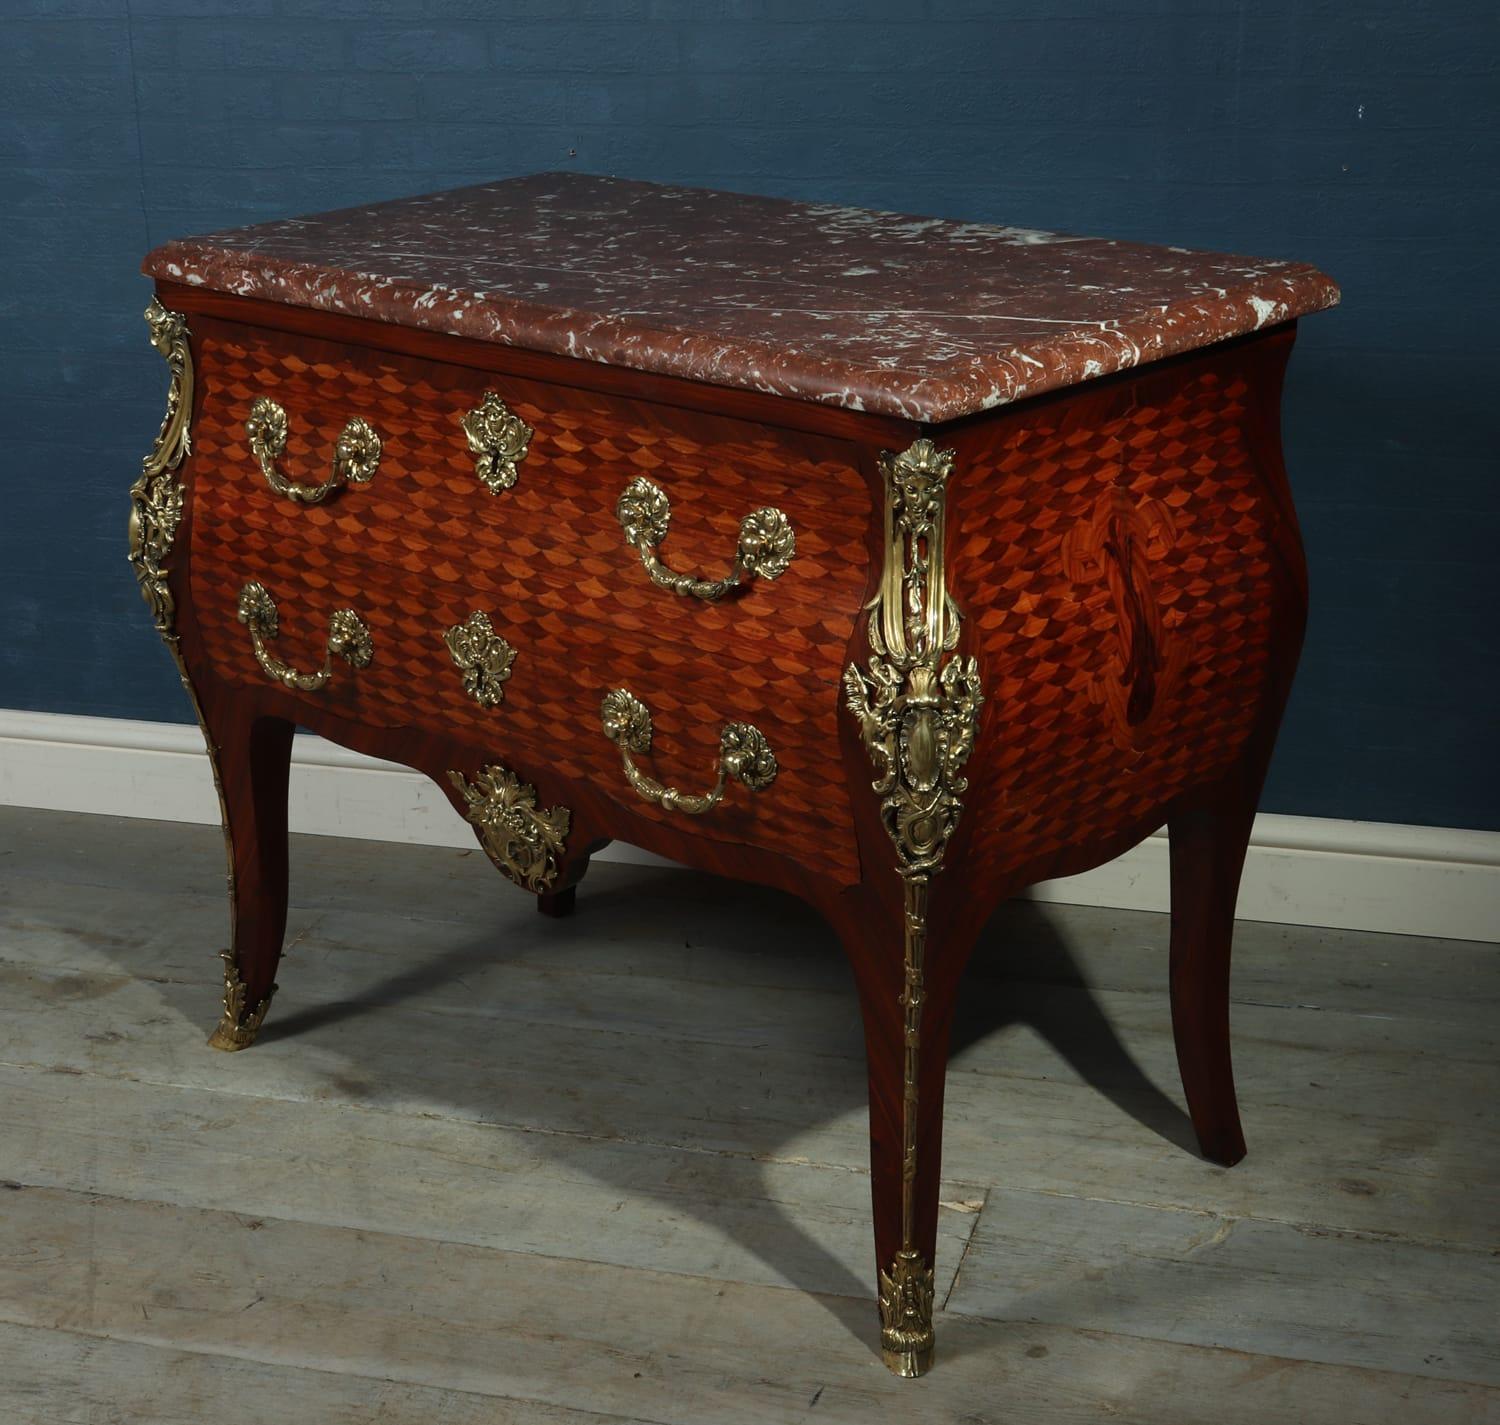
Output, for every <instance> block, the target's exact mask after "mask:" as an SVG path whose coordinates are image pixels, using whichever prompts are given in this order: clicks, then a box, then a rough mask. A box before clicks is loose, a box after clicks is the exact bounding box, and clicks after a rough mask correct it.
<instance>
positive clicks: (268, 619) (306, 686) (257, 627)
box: [239, 582, 375, 693]
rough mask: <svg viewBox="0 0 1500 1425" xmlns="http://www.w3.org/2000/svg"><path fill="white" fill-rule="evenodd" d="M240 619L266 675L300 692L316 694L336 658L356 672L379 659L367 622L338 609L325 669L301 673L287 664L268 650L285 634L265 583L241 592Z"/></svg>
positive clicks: (330, 673)
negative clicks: (269, 641) (268, 644)
mask: <svg viewBox="0 0 1500 1425" xmlns="http://www.w3.org/2000/svg"><path fill="white" fill-rule="evenodd" d="M239 618H240V622H241V623H242V624H244V625H245V627H246V628H248V629H249V630H250V646H251V647H252V648H253V649H254V650H255V661H256V662H257V663H259V664H260V666H261V667H262V668H263V669H265V671H266V675H267V676H268V677H270V678H274V679H275V680H276V681H277V682H278V683H282V684H284V685H285V686H286V687H288V688H296V689H297V690H298V691H299V692H303V693H315V692H317V690H318V689H319V688H321V687H322V686H323V685H324V684H325V683H326V682H327V681H328V680H329V679H330V678H331V677H333V660H334V658H335V656H337V657H339V658H342V659H343V660H344V662H345V663H347V664H348V665H349V666H350V667H351V668H355V669H359V668H368V667H369V666H370V660H371V659H372V658H373V657H374V656H375V645H374V643H373V641H372V640H371V638H370V630H369V629H368V628H366V627H365V622H364V620H363V619H362V618H360V616H359V615H358V614H357V613H355V612H354V610H353V609H337V610H335V612H334V613H333V615H332V616H331V617H330V618H329V620H328V642H327V644H326V649H327V652H326V654H325V655H324V658H323V666H322V668H320V669H319V670H318V671H317V672H316V673H299V672H298V671H297V670H296V669H295V668H293V667H292V666H291V664H289V663H283V662H282V661H281V660H280V659H279V658H277V657H276V656H275V655H274V654H272V653H271V652H270V651H268V650H267V648H266V640H267V639H268V638H275V637H276V635H277V634H278V633H279V632H280V631H281V620H280V617H279V615H278V614H277V612H276V601H275V600H274V599H273V598H272V597H271V596H270V594H268V593H267V592H266V586H265V585H264V584H258V583H254V582H252V583H249V584H246V585H245V587H244V588H243V589H241V590H240V607H239Z"/></svg>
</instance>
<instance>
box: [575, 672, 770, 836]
mask: <svg viewBox="0 0 1500 1425" xmlns="http://www.w3.org/2000/svg"><path fill="white" fill-rule="evenodd" d="M599 720H600V722H601V723H602V724H603V726H604V735H605V736H606V737H607V738H609V740H610V741H611V742H613V743H614V744H615V745H616V746H618V747H619V749H620V760H621V762H622V763H623V764H624V767H625V777H626V780H627V781H629V783H630V785H631V786H632V787H634V788H635V789H636V791H637V792H639V793H640V795H641V796H642V797H643V798H645V800H646V801H648V802H655V803H656V804H657V805H658V806H660V807H664V808H665V809H666V810H667V811H680V812H685V813H686V814H687V815H688V816H702V815H703V813H704V812H706V811H712V810H713V808H714V807H716V806H718V804H719V803H720V802H721V801H723V800H724V793H725V791H726V789H727V788H728V785H729V783H730V782H739V783H741V784H743V785H744V786H746V787H748V788H749V789H750V790H751V791H752V792H761V791H764V790H765V789H766V788H767V787H769V786H770V785H771V783H772V782H774V781H775V780H776V773H777V771H778V770H779V769H778V767H777V765H776V754H775V753H774V752H772V751H771V744H770V743H769V742H767V741H766V738H765V734H764V733H762V732H761V730H760V729H759V728H758V727H752V726H751V725H750V724H749V723H748V722H731V723H726V724H725V726H724V730H723V732H721V733H720V734H719V765H718V769H717V770H718V776H717V778H716V779H715V781H714V785H713V786H712V787H711V788H710V789H709V790H708V791H707V792H702V793H699V792H682V791H678V789H677V788H676V787H668V786H664V785H663V784H662V783H661V782H658V781H657V780H656V779H655V778H654V777H648V776H647V775H646V774H645V773H644V772H643V771H641V769H640V768H639V767H637V766H636V765H635V760H634V759H635V757H638V756H644V755H645V754H646V753H648V752H650V750H651V731H652V729H651V712H650V709H649V708H647V706H646V705H645V703H643V702H642V701H641V700H640V699H639V698H638V697H636V696H635V694H634V693H632V692H630V691H629V690H628V689H625V688H616V689H614V690H613V691H612V692H609V693H606V694H605V695H604V702H603V704H602V705H601V706H600V709H599Z"/></svg>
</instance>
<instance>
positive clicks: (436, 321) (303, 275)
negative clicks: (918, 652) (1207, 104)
mask: <svg viewBox="0 0 1500 1425" xmlns="http://www.w3.org/2000/svg"><path fill="white" fill-rule="evenodd" d="M1239 260H1246V261H1253V259H1239ZM1258 265H1259V266H1260V267H1261V268H1262V270H1261V271H1260V272H1257V273H1256V274H1255V275H1253V276H1252V277H1250V278H1249V279H1248V280H1241V281H1240V282H1238V283H1234V284H1231V285H1227V286H1225V287H1222V288H1219V289H1217V290H1215V291H1213V292H1211V293H1209V294H1205V295H1200V296H1194V297H1190V298H1185V299H1182V300H1179V301H1176V302H1173V303H1168V304H1165V305H1160V304H1158V305H1154V306H1149V307H1146V308H1144V309H1143V310H1140V311H1138V312H1134V313H1130V314H1129V315H1126V316H1123V317H1121V318H1119V319H1116V320H1113V321H1106V322H1079V323H1077V324H1076V325H1071V326H1068V327H1065V328H1063V329H1062V330H1060V331H1058V332H1056V333H1054V334H1050V335H1046V336H1038V337H1035V338H1030V339H1028V340H1027V341H1026V342H1025V343H1024V344H1018V343H1008V342H1004V341H1001V342H997V344H996V346H995V347H994V349H993V350H989V351H983V352H979V353H973V354H964V355H962V356H958V357H955V358H953V359H951V360H949V361H947V362H936V363H933V364H930V365H928V366H927V367H926V369H923V370H919V371H914V370H911V369H909V367H904V366H903V365H901V364H900V363H899V362H892V363H891V364H889V365H879V364H873V363H871V362H870V361H861V360H857V359H840V358H839V357H838V356H837V354H836V351H835V353H834V354H832V355H830V354H829V353H828V352H827V351H823V350H811V349H808V348H807V347H806V346H805V345H804V346H803V347H801V348H799V347H798V346H796V345H795V344H788V345H782V346H778V345H775V344H772V343H770V342H767V341H764V340H761V339H757V338H754V337H746V336H739V335H732V334H729V333H723V332H715V331H712V330H709V329H704V328H697V329H694V328H690V327H686V326H684V327H679V328H671V327H666V326H664V325H653V324H652V323H651V322H650V320H649V319H648V320H628V319H622V318H618V317H614V316H610V315H609V314H607V313H602V312H591V311H588V310H584V309H582V308H579V307H578V306H576V305H575V306H572V307H568V306H557V307H549V306H546V305H543V304H541V303H538V302H536V301H534V300H528V299H525V298H516V297H511V296H508V295H505V294H503V293H496V292H493V291H488V292H472V291H464V290H459V289H456V288H453V287H452V286H440V285H437V284H433V283H431V282H419V281H416V280H414V279H412V278H410V277H402V276H397V275H393V274H387V273H378V272H361V271H358V270H355V269H353V268H350V267H338V266H334V265H329V264H320V263H315V262H308V261H301V260H297V259H295V258H289V257H283V256H279V255H276V254H273V253H269V252H257V251H250V250H246V249H244V248H240V247H235V246H230V245H226V244H220V243H216V242H215V241H213V240H212V239H211V238H203V239H193V238H187V239H180V240H177V241H173V242H168V243H166V244H164V245H162V246H160V247H158V248H156V249H155V250H154V251H152V252H151V253H150V254H149V255H148V256H147V257H146V259H145V261H144V263H143V264H142V269H141V270H142V272H144V273H145V275H147V276H148V277H152V278H154V279H157V280H159V281H166V282H172V283H177V284H181V285H184V286H187V287H197V288H201V289H205V290H209V291H214V292H220V293H225V294H229V295H234V296H241V297H250V298H257V299H259V300H262V301H270V302H278V303H282V304H285V305H289V306H296V307H303V308H311V309H314V310H319V311H326V312H331V313H336V314H339V315H342V316H350V317H358V318H364V319H366V320H373V321H379V322H386V323H392V324H396V325H400V326H406V327H415V328H419V329H422V330H426V331H432V332H437V333H442V334H446V335H451V336H458V337H464V338H468V339H471V340H477V341H483V342H491V343H494V344H497V345H503V346H510V347H514V348H517V349H519V350H526V351H536V352H543V353H548V354H552V355H559V356H565V357H572V358H576V359H582V360H586V361H594V362H599V363H601V364H603V365H608V366H615V367H625V368H629V369H633V370H639V371H647V372H653V373H657V374H661V375H667V376H676V377H680V378H683V379H686V380H690V381H695V382H701V383H704V384H708V385H714V386H725V387H734V388H740V389H743V390H750V391H759V392H762V393H766V394H770V395H773V396H780V397H785V398H787V399H791V400H799V401H807V402H811V403H815V404H821V405H828V406H835V407H841V408H844V409H847V410H853V411H865V412H869V413H872V414H876V415H881V416H890V417H895V418H897V419H903V420H911V421H918V422H923V423H928V424H941V423H943V422H946V421H951V420H956V419H959V418H960V417H964V416H970V415H974V414H977V413H979V412H982V411H986V410H990V409H992V408H994V407H997V406H1003V405H1007V404H1010V403H1013V402H1016V401H1019V400H1023V399H1025V398H1027V397H1031V396H1039V395H1043V394H1045V393H1047V392H1049V391H1055V390H1058V389H1061V388H1064V387H1067V386H1072V385H1076V384H1079V383H1082V382H1085V381H1089V380H1093V379H1095V378H1098V377H1102V376H1108V375H1112V374H1114V373H1116V372H1118V371H1123V370H1127V369H1130V368H1133V367H1137V366H1143V365H1146V364H1148V363H1150V362H1153V361H1159V360H1161V359H1163V358H1165V357H1169V356H1175V355H1178V354H1180V353H1183V352H1187V351H1191V350H1195V349H1197V348H1199V347H1203V346H1207V345H1210V344H1212V343H1215V342H1220V341H1226V340H1230V339H1232V338H1234V337H1238V336H1244V335H1247V334H1249V333H1252V332H1255V331H1258V330H1261V329H1264V328H1267V327H1271V326H1275V325H1278V324H1280V323H1282V322H1286V321H1291V320H1293V319H1294V318H1297V317H1300V316H1304V315H1307V314H1308V313H1311V312H1315V311H1321V310H1323V309H1326V308H1328V307H1332V306H1334V305H1336V304H1337V303H1338V300H1339V290H1338V288H1337V286H1336V285H1335V284H1334V283H1333V282H1332V281H1331V280H1330V279H1329V278H1327V277H1326V276H1324V275H1323V274H1322V273H1321V272H1319V271H1318V270H1317V269H1316V268H1314V267H1311V266H1309V265H1307V264H1305V263H1296V262H1273V261H1263V262H1260V263H1259V264H1258Z"/></svg>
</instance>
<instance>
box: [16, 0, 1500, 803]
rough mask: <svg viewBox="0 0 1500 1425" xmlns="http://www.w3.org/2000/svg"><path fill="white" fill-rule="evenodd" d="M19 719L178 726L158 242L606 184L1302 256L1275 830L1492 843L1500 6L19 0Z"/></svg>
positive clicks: (1199, 1)
mask: <svg viewBox="0 0 1500 1425" xmlns="http://www.w3.org/2000/svg"><path fill="white" fill-rule="evenodd" d="M3 10H4V15H5V19H4V24H3V33H0V114H3V117H0V200H3V217H0V235H3V236H0V241H3V243H4V248H5V250H4V253H3V264H0V273H3V288H0V290H3V299H0V300H3V319H4V328H5V329H4V341H3V343H0V400H3V403H4V404H3V412H0V452H3V462H4V464H3V476H4V483H3V492H4V494H3V503H0V525H3V527H0V541H3V549H0V571H3V582H0V706H10V707H21V708H36V709H49V710H56V711H64V712H75V713H94V714H104V715H116V716H125V717H137V718H161V719H173V720H180V719H186V718H187V717H188V709H187V707H186V705H185V703H184V700H183V698H182V695H181V692H180V689H179V688H178V686H177V683H176V679H175V677H174V675H173V673H172V671H171V667H170V664H169V662H168V660H167V658H166V657H165V655H164V654H163V653H162V651H161V649H160V648H159V647H158V646H157V644H156V640H155V637H154V635H153V634H152V633H151V632H150V630H149V627H148V624H147V621H146V617H145V610H144V606H143V605H142V604H141V602H140V600H139V598H138V596H137V594H136V591H135V586H134V584H133V582H132V580H131V578H130V574H129V571H128V569H127V568H126V565H125V563H124V537H125V529H124V526H125V490H126V487H127V485H128V484H129V483H130V481H131V479H132V477H133V474H134V472H135V471H136V470H138V469H139V461H140V457H141V455H142V454H143V453H144V451H145V449H146V448H147V446H148V445H149V443H150V439H151V437H152V435H153V434H154V433H155V429H156V423H157V421H158V419H159V417H160V412H161V401H162V392H163V378H164V369H163V367H162V366H161V364H160V361H159V359H158V358H157V357H156V355H155V354H154V353H153V352H152V351H151V350H150V348H149V347H148V345H147V343H146V333H145V327H144V325H143V324H142V322H141V320H140V311H141V308H142V307H143V306H144V304H145V301H146V298H147V296H148V288H147V284H146V282H145V281H144V279H142V278H140V277H139V276H137V275H136V269H137V266H138V263H139V260H140V257H141V255H142V254H143V253H144V252H145V251H146V250H147V249H148V248H149V247H151V246H152V245H153V244H155V243H158V242H160V241H162V240H163V239H165V238H168V237H172V236H177V235H181V234H185V233H191V232H194V231H202V230H205V229H209V228H215V227H222V226H225V225H229V224H235V223H247V222H253V221H256V220H259V219H263V218H269V217H274V216H281V215H286V214H292V213H296V212H299V211H310V210H315V209H320V208H329V207H334V206H339V205H343V204H349V203H355V202H363V201H367V200H371V199H378V198H386V197H394V196H398V195H402V194H407V193H412V192H420V191H423V190H428V189H434V188H442V187H446V186H450V185H454V184H461V183H471V182H476V181H481V180H485V179H491V178H497V177H504V176H507V175H511V174H517V173H524V172H527V171H530V170H535V169H542V168H559V167H567V166H574V167H577V168H578V169H580V170H584V171H590V172H601V173H618V174H623V175H628V176H634V177H640V178H653V179H662V180H671V181H678V182H686V183H696V184H707V185H716V186H724V187H729V188H740V189H746V190H751V191H755V192H762V193H774V194H783V195H787V196H794V197H807V198H827V199H838V200H841V201H846V202H850V203H858V204H867V205H871V206H884V207H899V208H904V209H908V210H912V211H916V212H922V213H935V214H941V215H944V216H949V217H958V218H970V219H980V220H992V221H1003V222H1009V223H1018V224H1025V225H1030V226H1037V227H1052V228H1061V229H1065V230H1073V231H1081V232H1088V233H1099V234H1110V235H1115V236H1120V237H1128V238H1138V239H1144V240H1148V241H1156V242H1173V243H1182V244H1189V245H1193V246H1202V247H1210V248H1228V249H1231V250H1237V251H1241V252H1252V253H1257V254H1262V255H1269V256H1287V257H1296V258H1303V259H1306V260H1309V261H1311V262H1314V263H1317V264H1319V265H1321V266H1322V267H1323V268H1324V269H1325V270H1327V271H1328V272H1329V273H1331V274H1333V275H1334V276H1335V277H1336V278H1337V279H1338V280H1339V281H1340V282H1341V283H1342V284H1343V288H1344V300H1345V305H1344V307H1343V308H1342V309H1340V310H1339V311H1337V312H1335V313H1331V314H1328V315H1324V316H1320V317H1315V318H1312V319H1310V320H1308V321H1307V322H1306V323H1305V324H1304V327H1303V333H1302V339H1301V342H1300V344H1299V348H1298V351H1297V353H1296V355H1295V357H1294V359H1293V363H1292V375H1291V379H1290V385H1289V389H1288V393H1287V446H1288V461H1289V464H1290V466H1291V469H1292V475H1293V479H1294V483H1295V485H1296V487H1297V490H1298V494H1299V499H1300V503H1301V509H1302V512H1303V517H1304V521H1305V526H1306V534H1307V541H1308V545H1309V553H1310V556H1311V560H1312V566H1313V575H1314V612H1313V618H1312V626H1311V631H1310V636H1309V640H1308V647H1307V652H1306V655H1305V657H1304V660H1303V665H1302V672H1301V675H1300V678H1299V681H1298V685H1297V690H1296V694H1295V696H1294V699H1293V703H1292V707H1291V710H1290V713H1289V716H1288V721H1287V725H1286V729H1285V732H1284V734H1283V738H1282V744H1281V747H1280V749H1279V752H1278V755H1277V760H1276V764H1275V767H1274V769H1273V773H1272V777H1271V784H1270V787H1269V789H1268V791H1267V794H1266V806H1267V808H1268V809H1270V810H1274V811H1282V812H1298V813H1306V814H1312V815H1320V816H1337V817H1358V818H1370V819H1376V820H1385V821H1412V822H1426V823H1433V824H1447V825H1455V826H1470V827H1490V828H1500V777H1497V766H1496V756H1495V753H1494V750H1493V749H1494V742H1495V730H1496V727H1495V724H1496V715H1497V707H1500V674H1497V658H1496V639H1495V636H1494V632H1493V629H1494V624H1495V620H1496V618H1497V609H1500V596H1497V595H1500V589H1497V578H1496V573H1495V561H1496V550H1497V547H1500V538H1497V536H1500V479H1497V476H1500V471H1497V468H1496V467H1497V462H1496V456H1495V436H1494V424H1495V418H1494V410H1495V406H1496V402H1495V398H1494V396H1493V394H1492V391H1491V386H1492V384H1493V378H1492V376H1491V374H1490V372H1491V369H1492V366H1493V358H1492V352H1493V348H1494V345H1495V341H1496V335H1495V334H1496V332H1497V331H1500V311H1497V302H1496V290H1497V289H1496V279H1495V271H1496V265H1497V259H1496V257H1495V253H1494V236H1493V235H1494V233H1495V232H1496V231H1497V229H1500V213H1497V211H1496V210H1497V200H1496V184H1495V177H1496V172H1497V163H1496V160H1497V138H1496V135H1497V132H1500V112H1497V109H1500V103H1497V99H1500V76H1497V74H1496V64H1497V54H1500V22H1497V14H1500V10H1497V7H1496V6H1495V4H1494V3H1493V0H1444V3H1433V4H1418V3H1411V0H1348V3H1330V0H1264V3H1256V0H1244V3H1239V4H1235V3H1228V0H1177V3H1173V0H1154V3H1153V0H1114V3H1111V2H1110V0H1067V3H1051V0H1049V2H1048V3H1044V4H1036V3H1032V4H1025V5H1023V4H1019V3H1005V4H984V3H980V0H968V3H964V0H925V3H924V0H895V2H894V3H885V2H884V0H620V3H615V4H609V3H602V0H595V2H594V3H591V0H513V3H505V0H220V3H213V0H3Z"/></svg>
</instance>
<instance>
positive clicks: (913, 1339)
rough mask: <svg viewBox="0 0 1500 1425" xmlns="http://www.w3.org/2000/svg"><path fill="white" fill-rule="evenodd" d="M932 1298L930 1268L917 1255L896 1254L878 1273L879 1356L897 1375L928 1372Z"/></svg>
mask: <svg viewBox="0 0 1500 1425" xmlns="http://www.w3.org/2000/svg"><path fill="white" fill-rule="evenodd" d="M932 1297H933V1289H932V1268H931V1267H929V1266H928V1265H927V1264H926V1263H925V1262H923V1260H922V1257H921V1254H920V1253H918V1252H913V1251H910V1250H904V1251H900V1252H897V1253H896V1260H895V1261H894V1262H892V1263H891V1269H890V1271H888V1272H881V1274H880V1357H881V1359H882V1360H883V1361H884V1362H885V1363H886V1366H887V1367H888V1368H889V1369H890V1370H892V1371H894V1372H895V1373H896V1374H897V1375H898V1376H906V1377H908V1378H911V1377H915V1376H920V1375H926V1374H927V1372H928V1371H930V1370H931V1369H932V1347H933V1336H932Z"/></svg>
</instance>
